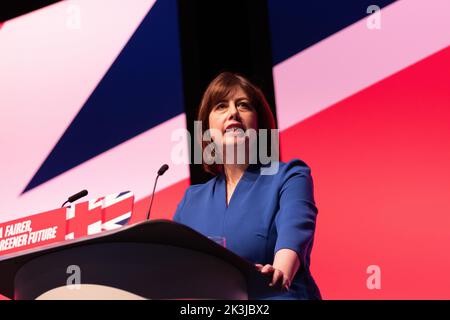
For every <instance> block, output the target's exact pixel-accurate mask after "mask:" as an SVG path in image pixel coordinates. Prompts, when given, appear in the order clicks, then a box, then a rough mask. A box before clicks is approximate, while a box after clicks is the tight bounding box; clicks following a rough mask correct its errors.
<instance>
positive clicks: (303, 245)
mask: <svg viewBox="0 0 450 320" xmlns="http://www.w3.org/2000/svg"><path fill="white" fill-rule="evenodd" d="M283 173H284V175H283V178H282V185H281V189H280V192H279V199H280V209H279V212H278V214H277V216H276V217H275V226H276V229H277V240H276V245H275V252H277V251H278V250H280V249H284V248H287V249H291V250H294V251H295V252H297V254H298V256H299V259H300V262H301V268H306V269H308V268H309V260H310V259H309V256H310V252H311V249H312V244H313V239H314V232H315V228H316V217H317V212H318V211H317V208H316V205H315V202H314V194H313V180H312V177H311V170H310V168H309V167H308V166H307V165H306V164H305V163H304V162H302V161H300V160H297V159H295V160H292V161H290V162H289V163H288V164H287V166H286V169H285V170H284V172H283Z"/></svg>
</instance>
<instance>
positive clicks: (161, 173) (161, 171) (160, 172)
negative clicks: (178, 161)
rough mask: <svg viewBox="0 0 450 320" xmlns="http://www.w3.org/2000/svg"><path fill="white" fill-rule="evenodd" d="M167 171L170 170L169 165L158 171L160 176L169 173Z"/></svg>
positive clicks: (164, 165)
mask: <svg viewBox="0 0 450 320" xmlns="http://www.w3.org/2000/svg"><path fill="white" fill-rule="evenodd" d="M167 169H169V166H168V165H167V164H163V165H162V167H161V168H159V170H158V175H159V176H162V175H163V174H164V173H165V172H166V171H167Z"/></svg>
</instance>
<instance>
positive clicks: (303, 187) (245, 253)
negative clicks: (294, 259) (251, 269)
mask: <svg viewBox="0 0 450 320" xmlns="http://www.w3.org/2000/svg"><path fill="white" fill-rule="evenodd" d="M278 164H279V168H278V172H276V173H275V174H272V175H262V174H261V169H262V166H261V165H250V166H249V167H248V168H247V170H246V171H245V173H244V174H243V176H242V177H241V179H240V180H239V183H238V184H237V186H236V188H235V190H234V192H233V195H232V197H231V199H230V202H229V205H228V206H227V204H226V181H225V176H224V175H223V174H220V175H218V176H216V177H214V178H213V179H211V180H209V181H208V182H206V183H204V184H199V185H192V186H190V187H189V188H188V189H187V190H186V192H185V194H184V197H183V199H182V200H181V202H180V203H179V205H178V207H177V210H176V213H175V215H174V221H177V222H179V223H182V224H185V225H187V226H189V227H191V228H192V229H194V230H196V231H198V232H200V233H202V234H204V235H205V236H222V237H225V239H226V247H227V249H229V250H231V251H233V252H234V253H236V254H237V255H239V256H241V257H243V258H245V259H247V260H249V261H250V262H251V263H260V264H263V265H264V264H273V259H274V256H275V253H276V252H277V251H278V250H280V249H283V248H288V249H291V250H294V251H295V252H297V254H298V256H299V258H300V261H301V267H300V269H299V271H298V272H297V273H296V275H295V277H294V279H293V281H292V284H291V287H290V290H289V291H288V292H286V293H283V294H280V295H277V296H272V297H269V299H321V295H320V291H319V289H318V287H317V285H316V283H315V281H314V279H313V278H312V276H311V273H310V254H311V249H312V247H313V241H314V231H315V226H316V216H317V208H316V205H315V202H314V195H313V181H312V178H311V173H310V168H309V167H308V166H307V165H306V164H305V163H304V162H303V161H301V160H298V159H294V160H292V161H290V162H288V163H284V162H279V163H278Z"/></svg>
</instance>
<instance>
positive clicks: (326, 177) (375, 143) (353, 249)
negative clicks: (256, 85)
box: [269, 0, 450, 299]
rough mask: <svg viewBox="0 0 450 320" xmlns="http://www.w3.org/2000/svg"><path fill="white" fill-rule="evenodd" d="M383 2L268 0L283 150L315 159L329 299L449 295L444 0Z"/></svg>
mask: <svg viewBox="0 0 450 320" xmlns="http://www.w3.org/2000/svg"><path fill="white" fill-rule="evenodd" d="M390 2H392V1H349V2H347V1H345V3H343V2H342V1H341V2H336V3H335V4H333V3H332V2H331V1H314V2H310V3H309V4H308V3H306V1H278V0H269V13H270V23H271V31H272V45H273V50H272V52H273V62H274V67H273V75H274V82H275V97H276V104H277V115H278V120H279V123H278V124H279V128H280V129H281V153H282V159H284V160H289V159H291V158H293V157H298V158H301V159H303V160H304V161H305V162H306V163H308V164H309V165H310V166H311V168H312V174H313V178H314V181H315V192H316V194H315V195H316V201H317V204H318V209H319V215H318V223H317V234H316V239H315V246H314V250H313V254H312V272H313V274H314V276H315V277H316V279H317V282H318V285H319V287H320V288H321V290H322V293H323V297H324V298H326V299H349V298H351V299H449V298H450V276H449V274H448V270H450V254H449V252H450V229H449V228H450V214H449V213H450V165H449V164H450V47H449V45H450V33H449V32H448V30H450V15H449V12H450V11H449V10H450V2H449V1H446V0H441V1H438V0H436V1H432V2H429V3H424V2H423V1H420V0H408V1H398V2H394V3H392V4H389V3H390ZM356 3H357V4H356ZM374 3H378V4H379V6H380V7H378V9H380V8H381V7H383V8H382V9H381V11H378V9H377V8H376V7H373V6H372V7H370V5H372V4H374ZM367 12H369V13H373V14H371V15H369V14H368V13H367Z"/></svg>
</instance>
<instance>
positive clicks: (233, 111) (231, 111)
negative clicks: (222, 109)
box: [228, 102, 239, 119]
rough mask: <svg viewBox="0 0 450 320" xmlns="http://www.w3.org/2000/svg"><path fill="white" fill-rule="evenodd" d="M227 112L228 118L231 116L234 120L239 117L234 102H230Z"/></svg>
mask: <svg viewBox="0 0 450 320" xmlns="http://www.w3.org/2000/svg"><path fill="white" fill-rule="evenodd" d="M228 112H229V114H230V116H233V118H235V119H236V118H238V117H239V111H238V109H237V108H236V105H235V104H234V102H230V105H229V108H228Z"/></svg>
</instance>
